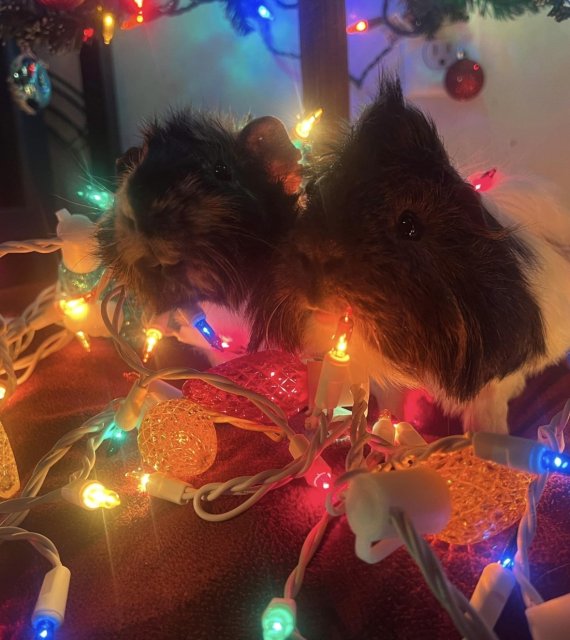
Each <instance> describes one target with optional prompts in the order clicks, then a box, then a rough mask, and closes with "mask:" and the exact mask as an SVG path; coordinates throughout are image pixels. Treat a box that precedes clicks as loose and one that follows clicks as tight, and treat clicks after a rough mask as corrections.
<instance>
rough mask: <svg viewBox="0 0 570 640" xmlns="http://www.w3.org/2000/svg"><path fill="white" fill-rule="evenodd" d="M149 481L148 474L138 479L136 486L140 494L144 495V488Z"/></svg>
mask: <svg viewBox="0 0 570 640" xmlns="http://www.w3.org/2000/svg"><path fill="white" fill-rule="evenodd" d="M149 480H150V473H143V474H142V475H141V476H140V478H139V484H138V487H137V488H138V490H139V491H140V492H141V493H144V492H145V491H146V488H147V486H148V481H149Z"/></svg>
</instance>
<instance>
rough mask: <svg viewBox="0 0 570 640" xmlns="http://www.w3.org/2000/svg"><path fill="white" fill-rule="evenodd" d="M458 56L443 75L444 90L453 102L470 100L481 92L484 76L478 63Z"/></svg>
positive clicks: (461, 55) (461, 54)
mask: <svg viewBox="0 0 570 640" xmlns="http://www.w3.org/2000/svg"><path fill="white" fill-rule="evenodd" d="M459 55H460V59H459V60H457V61H456V62H454V63H453V64H452V65H451V66H450V67H449V68H448V69H447V71H446V73H445V80H444V83H445V89H446V91H447V93H448V94H449V95H450V96H451V97H452V98H453V99H454V100H462V101H463V100H471V99H473V98H474V97H475V96H477V95H479V93H480V92H481V89H482V88H483V83H484V81H485V74H484V73H483V68H482V67H481V65H480V64H479V63H478V62H475V61H474V60H470V59H469V58H464V57H463V53H460V54H459Z"/></svg>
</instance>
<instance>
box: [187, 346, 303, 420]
mask: <svg viewBox="0 0 570 640" xmlns="http://www.w3.org/2000/svg"><path fill="white" fill-rule="evenodd" d="M210 372H211V373H217V374H218V375H220V376H224V377H225V378H229V379H230V380H231V381H232V382H235V383H236V384H238V385H240V386H241V387H245V388H246V389H249V390H250V391H255V392H257V393H259V394H261V395H263V396H265V397H266V398H269V399H270V400H272V401H273V402H275V404H276V405H278V406H279V407H281V409H283V411H284V412H285V414H286V415H287V417H291V416H294V415H296V414H297V413H299V411H300V410H301V409H302V408H303V407H305V406H306V405H307V400H308V395H307V368H306V367H305V365H304V364H303V363H302V362H301V361H300V360H299V359H298V358H296V357H295V356H292V355H289V354H287V353H282V352H280V351H261V352H259V353H253V354H251V355H247V356H242V357H241V358H236V359H235V360H230V361H229V362H224V363H223V364H220V365H218V366H216V367H214V368H212V369H210ZM182 391H183V393H184V395H185V396H186V397H187V398H188V399H189V400H191V401H192V402H193V403H195V404H197V405H199V406H201V407H204V408H206V409H212V410H214V411H216V412H218V413H223V414H225V415H228V416H235V417H237V418H245V419H246V420H251V421H253V422H258V423H261V424H271V421H270V420H269V418H267V416H266V415H265V414H264V413H263V412H262V411H260V410H259V409H258V408H257V407H256V406H255V405H254V404H253V403H252V402H250V401H249V400H248V399H247V398H244V397H243V396H236V395H234V394H232V393H226V392H225V391H222V390H220V389H217V388H216V387H212V386H211V385H209V384H207V383H205V382H202V381H201V380H187V381H186V382H185V383H184V387H183V388H182Z"/></svg>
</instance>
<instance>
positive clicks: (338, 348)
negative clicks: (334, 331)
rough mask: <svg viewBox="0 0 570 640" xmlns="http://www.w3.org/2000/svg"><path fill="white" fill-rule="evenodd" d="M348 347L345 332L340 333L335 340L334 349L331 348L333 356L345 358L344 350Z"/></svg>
mask: <svg viewBox="0 0 570 640" xmlns="http://www.w3.org/2000/svg"><path fill="white" fill-rule="evenodd" d="M347 349H348V340H347V339H346V334H344V333H343V334H342V335H341V336H340V337H339V339H338V340H337V342H336V345H335V347H334V349H333V350H332V355H333V356H334V357H335V358H341V359H345V358H347V357H348V355H347V353H346V350H347Z"/></svg>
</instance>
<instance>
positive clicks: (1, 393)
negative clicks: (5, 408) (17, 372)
mask: <svg viewBox="0 0 570 640" xmlns="http://www.w3.org/2000/svg"><path fill="white" fill-rule="evenodd" d="M5 397H6V387H5V386H3V385H0V400H4V398H5Z"/></svg>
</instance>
